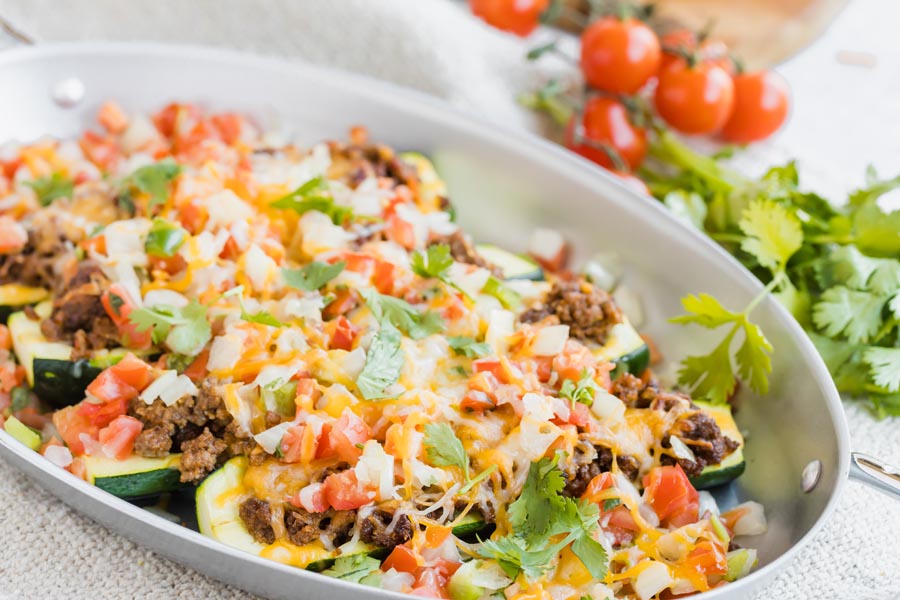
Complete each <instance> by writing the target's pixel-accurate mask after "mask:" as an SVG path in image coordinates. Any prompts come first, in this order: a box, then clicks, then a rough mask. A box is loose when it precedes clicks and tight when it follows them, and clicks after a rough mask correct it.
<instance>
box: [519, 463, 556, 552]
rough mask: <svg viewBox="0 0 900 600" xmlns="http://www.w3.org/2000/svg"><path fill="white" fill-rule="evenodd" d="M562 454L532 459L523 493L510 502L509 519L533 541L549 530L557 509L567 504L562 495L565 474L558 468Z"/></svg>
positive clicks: (523, 534) (528, 540)
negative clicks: (536, 459) (534, 460)
mask: <svg viewBox="0 0 900 600" xmlns="http://www.w3.org/2000/svg"><path fill="white" fill-rule="evenodd" d="M558 462H559V457H558V456H554V457H553V458H542V459H541V460H539V461H537V462H533V463H531V466H530V467H529V469H528V477H527V478H526V479H525V485H524V486H523V487H522V493H521V494H520V495H519V497H518V499H516V501H515V502H513V503H512V504H510V505H509V522H510V524H511V525H512V526H513V530H514V531H515V532H516V534H517V535H519V536H521V537H522V538H524V539H525V540H526V541H527V542H529V543H533V542H535V541H536V540H538V539H540V538H541V537H542V536H544V535H547V533H548V532H549V531H550V525H551V522H552V519H553V515H554V513H556V512H557V511H560V510H562V509H563V507H564V498H563V496H561V495H560V493H561V492H562V490H563V488H564V487H565V486H566V480H565V477H564V476H563V474H562V471H560V470H559V469H558V468H557V463H558Z"/></svg>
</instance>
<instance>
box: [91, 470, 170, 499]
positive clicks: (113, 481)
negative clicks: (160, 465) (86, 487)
mask: <svg viewBox="0 0 900 600" xmlns="http://www.w3.org/2000/svg"><path fill="white" fill-rule="evenodd" d="M94 485H95V486H97V487H98V488H100V489H101V490H104V491H106V492H109V493H110V494H112V495H113V496H118V497H119V498H127V499H129V500H133V499H135V498H145V497H147V496H158V495H159V494H163V493H166V492H173V491H175V490H177V489H178V488H179V487H181V485H182V484H181V471H179V470H178V469H158V470H156V471H146V472H144V473H133V474H130V475H117V476H115V477H97V478H96V479H94Z"/></svg>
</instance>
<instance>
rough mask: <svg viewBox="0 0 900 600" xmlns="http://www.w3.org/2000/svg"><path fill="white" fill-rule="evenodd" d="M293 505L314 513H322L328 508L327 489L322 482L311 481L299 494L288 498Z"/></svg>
mask: <svg viewBox="0 0 900 600" xmlns="http://www.w3.org/2000/svg"><path fill="white" fill-rule="evenodd" d="M288 502H290V503H291V504H292V505H293V506H297V507H299V508H302V509H304V510H307V511H309V512H312V513H321V512H325V511H326V510H328V501H327V500H326V499H325V489H324V486H323V485H322V484H321V483H310V484H309V485H307V486H306V487H305V488H303V489H302V490H300V491H299V492H298V493H297V495H295V496H292V497H290V498H288Z"/></svg>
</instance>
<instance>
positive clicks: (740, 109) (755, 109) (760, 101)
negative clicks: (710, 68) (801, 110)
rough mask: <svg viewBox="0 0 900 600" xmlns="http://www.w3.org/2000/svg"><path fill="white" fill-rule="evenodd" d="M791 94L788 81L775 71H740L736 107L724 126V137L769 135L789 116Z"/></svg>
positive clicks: (736, 139)
mask: <svg viewBox="0 0 900 600" xmlns="http://www.w3.org/2000/svg"><path fill="white" fill-rule="evenodd" d="M790 95H791V94H790V89H789V88H788V84H787V82H786V81H785V80H784V78H783V77H782V76H781V75H779V74H778V73H775V72H774V71H759V72H757V73H741V74H740V75H737V76H736V77H735V78H734V110H733V111H732V113H731V117H730V118H729V119H728V122H727V123H725V127H724V128H723V129H722V137H723V138H725V139H726V140H728V141H729V142H735V143H738V144H748V143H750V142H758V141H759V140H764V139H766V138H767V137H769V136H770V135H772V134H773V133H775V132H776V131H778V129H779V128H780V127H781V126H782V125H783V124H784V121H785V119H787V115H788V108H789V106H790Z"/></svg>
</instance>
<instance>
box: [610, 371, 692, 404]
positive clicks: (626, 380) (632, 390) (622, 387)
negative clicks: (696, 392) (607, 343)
mask: <svg viewBox="0 0 900 600" xmlns="http://www.w3.org/2000/svg"><path fill="white" fill-rule="evenodd" d="M610 393H611V394H612V395H613V396H616V397H617V398H619V400H621V401H622V402H624V403H625V406H627V407H628V408H650V409H652V410H662V411H665V412H668V411H670V410H672V409H673V408H675V407H676V406H681V407H682V408H687V407H688V406H690V404H691V399H690V397H689V396H687V395H685V394H682V393H679V392H669V391H665V390H661V389H659V386H658V385H657V383H656V382H655V381H653V380H650V381H647V382H645V381H644V380H642V379H640V378H639V377H635V376H634V375H632V374H631V373H622V374H621V375H619V376H618V377H617V378H616V380H615V381H613V383H612V387H611V388H610Z"/></svg>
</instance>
